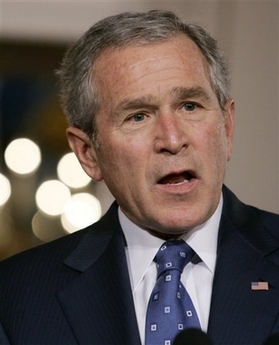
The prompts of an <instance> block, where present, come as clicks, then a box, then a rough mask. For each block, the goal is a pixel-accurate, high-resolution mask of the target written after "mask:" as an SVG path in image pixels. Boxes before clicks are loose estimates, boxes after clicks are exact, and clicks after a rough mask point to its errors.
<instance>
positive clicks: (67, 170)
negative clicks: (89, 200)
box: [57, 152, 91, 188]
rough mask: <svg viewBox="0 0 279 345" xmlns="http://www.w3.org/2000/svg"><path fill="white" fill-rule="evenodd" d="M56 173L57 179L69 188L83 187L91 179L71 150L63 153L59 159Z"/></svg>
mask: <svg viewBox="0 0 279 345" xmlns="http://www.w3.org/2000/svg"><path fill="white" fill-rule="evenodd" d="M57 174H58V177H59V179H60V180H61V181H62V182H64V183H65V184H66V185H67V186H69V187H71V188H83V187H85V186H87V185H88V184H89V183H90V181H91V178H90V177H89V176H88V175H87V174H86V173H85V172H84V170H83V169H82V167H81V165H80V163H79V161H78V159H77V157H76V155H75V154H74V153H73V152H71V153H67V154H65V155H64V156H63V157H62V158H61V159H60V161H59V163H58V165H57Z"/></svg>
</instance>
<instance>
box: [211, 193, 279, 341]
mask: <svg viewBox="0 0 279 345" xmlns="http://www.w3.org/2000/svg"><path fill="white" fill-rule="evenodd" d="M224 195H225V199H224V211H223V216H222V220H221V226H220V234H219V245H218V253H217V262H216V270H215V276H214V283H213V291H212V300H211V311H210V318H209V327H208V333H209V334H210V335H211V337H212V339H213V342H214V344H215V345H218V344H220V345H221V344H238V345H244V344H245V345H247V344H262V343H263V341H264V340H265V339H266V338H267V337H268V335H269V334H270V332H271V331H272V328H273V326H274V323H275V320H276V318H277V317H278V313H279V309H278V304H276V303H274V301H279V267H278V263H275V262H273V261H272V255H273V253H274V251H276V250H278V248H279V241H278V239H277V238H275V237H274V236H273V235H272V234H271V233H270V232H269V231H268V230H267V229H265V228H264V226H263V225H262V222H261V221H260V220H259V219H257V213H256V212H255V211H254V210H253V209H251V208H247V207H246V206H244V205H243V204H241V203H240V202H239V201H237V199H236V198H235V197H234V196H233V195H231V194H230V192H228V191H227V190H225V193H224ZM259 281H264V282H268V284H269V290H268V291H264V290H252V289H251V282H259ZM264 332H266V333H264Z"/></svg>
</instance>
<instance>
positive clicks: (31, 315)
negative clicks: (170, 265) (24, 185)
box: [0, 11, 279, 345]
mask: <svg viewBox="0 0 279 345" xmlns="http://www.w3.org/2000/svg"><path fill="white" fill-rule="evenodd" d="M59 75H60V81H61V89H62V92H61V94H62V100H63V103H64V106H65V112H66V114H67V116H68V120H69V124H70V125H69V128H68V130H67V136H68V140H69V144H70V147H71V148H72V150H73V151H74V152H75V153H76V155H77V157H78V159H79V161H80V163H81V165H82V167H83V169H84V170H85V171H86V172H87V174H88V175H89V176H90V177H91V178H92V179H94V180H95V181H101V180H102V179H103V180H104V181H105V182H106V184H107V186H108V188H109V189H110V191H111V192H112V194H113V195H114V197H115V199H116V202H115V203H114V204H113V205H112V207H111V208H110V210H109V211H108V213H107V214H106V215H105V216H104V217H103V218H102V219H101V220H100V221H99V222H97V223H95V224H94V225H92V226H90V227H88V228H87V229H85V230H82V231H79V232H76V233H74V234H72V235H70V236H66V237H64V238H62V239H59V240H57V241H54V242H52V243H49V244H46V245H44V246H41V247H37V248H35V249H32V250H29V251H27V252H25V253H22V254H19V255H17V256H15V257H12V258H10V259H8V260H6V261H5V262H3V263H2V264H1V265H0V272H1V273H0V279H1V287H0V292H1V304H0V320H1V325H0V339H1V341H2V343H3V344H28V345H30V344H67V345H68V344H121V345H122V344H140V343H142V344H145V343H147V344H150V343H152V342H149V340H147V339H148V335H147V333H148V332H149V329H148V327H149V326H146V324H147V316H146V315H147V313H148V301H149V297H150V295H151V293H152V289H153V287H154V285H155V284H156V264H155V262H154V261H153V259H154V257H155V256H156V253H157V251H158V249H159V248H160V247H161V246H162V244H164V242H165V241H166V240H171V243H175V241H174V240H177V239H182V240H183V241H184V242H187V244H188V245H189V247H191V248H192V249H193V250H194V252H195V256H194V258H193V259H192V261H191V262H190V263H188V264H187V265H186V267H185V269H184V270H183V273H182V276H181V281H182V283H183V285H184V286H185V288H186V290H187V293H188V294H189V296H190V297H189V298H190V299H191V301H192V303H193V306H194V307H193V308H194V310H195V313H196V315H197V318H198V323H199V326H200V327H201V329H202V330H203V331H204V332H207V333H208V334H209V336H210V337H211V338H212V340H213V342H214V344H216V345H218V344H219V345H224V344H237V345H241V344H242V345H244V344H245V345H247V344H253V345H255V344H262V343H263V342H264V340H265V339H266V338H267V337H268V336H269V335H270V334H273V333H276V332H278V331H279V318H278V316H279V302H278V301H279V290H278V285H279V252H278V248H279V233H278V228H279V217H278V215H275V214H271V213H267V212H264V211H261V210H258V209H256V208H253V207H250V206H246V205H244V204H242V203H241V202H240V201H239V200H238V199H237V198H236V197H235V196H234V195H233V194H232V193H231V192H230V191H229V190H228V189H227V188H226V187H225V186H223V181H224V176H225V171H226V165H227V162H228V161H229V159H230V157H231V154H232V146H233V144H232V142H233V130H234V101H233V100H232V99H231V98H229V95H228V73H227V66H226V63H225V61H224V59H223V57H222V55H221V54H220V52H219V51H218V48H217V44H216V42H215V40H214V39H212V38H211V37H210V36H209V35H208V34H207V33H206V32H205V31H204V30H203V29H202V28H200V27H199V26H196V25H191V24H189V25H187V24H184V23H182V22H181V21H180V20H179V19H178V18H177V17H176V16H175V15H174V14H172V13H170V12H165V11H151V12H147V13H123V14H120V15H117V16H113V17H109V18H106V19H104V20H102V21H100V22H99V23H97V24H95V25H94V26H93V27H92V28H90V29H89V31H88V32H86V33H85V35H84V36H83V37H82V38H81V39H80V40H78V42H77V43H76V44H74V45H73V47H71V49H70V50H69V51H68V52H67V54H66V56H65V58H64V61H63V65H62V68H61V70H60V72H59ZM167 243H170V242H167ZM182 254H183V253H182ZM194 310H193V312H194ZM156 317H157V316H156ZM156 317H155V318H156ZM156 322H157V319H156ZM183 327H184V326H183ZM152 330H153V331H154V329H151V331H152ZM172 342H173V338H172V339H171V340H167V341H166V342H165V344H170V343H172Z"/></svg>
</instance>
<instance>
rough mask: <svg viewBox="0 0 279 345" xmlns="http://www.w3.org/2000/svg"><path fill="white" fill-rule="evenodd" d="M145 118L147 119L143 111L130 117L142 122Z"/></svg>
mask: <svg viewBox="0 0 279 345" xmlns="http://www.w3.org/2000/svg"><path fill="white" fill-rule="evenodd" d="M144 119H145V114H143V113H138V114H134V115H132V116H131V117H130V120H133V121H135V122H141V121H143V120H144Z"/></svg>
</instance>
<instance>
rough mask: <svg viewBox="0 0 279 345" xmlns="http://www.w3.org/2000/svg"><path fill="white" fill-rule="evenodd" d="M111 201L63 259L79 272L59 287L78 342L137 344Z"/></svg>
mask: <svg viewBox="0 0 279 345" xmlns="http://www.w3.org/2000/svg"><path fill="white" fill-rule="evenodd" d="M116 210H117V207H116V205H114V206H113V207H112V209H111V210H110V211H109V213H108V214H107V215H106V216H105V217H104V218H103V219H102V220H101V221H100V222H99V223H98V226H95V227H94V229H92V231H89V232H88V234H87V235H86V236H85V238H84V239H83V241H82V242H81V243H80V245H79V246H78V247H77V248H76V250H75V251H74V252H73V253H72V254H71V255H70V256H69V257H68V258H67V259H66V260H65V264H66V265H67V266H69V267H71V269H75V270H78V271H80V272H81V274H80V276H79V277H78V278H77V279H76V280H75V281H74V282H73V283H71V284H70V285H69V286H68V287H67V288H66V289H64V290H63V291H60V292H59V293H58V299H59V301H60V304H61V307H62V309H63V311H64V313H65V315H66V317H67V319H68V322H69V323H70V325H71V328H72V329H73V332H74V334H75V336H76V338H77V340H78V343H79V344H84V345H88V344H96V345H97V344H119V345H120V344H121V345H122V344H140V340H139V333H138V328H137V321H136V316H135V311H134V304H133V297H132V293H131V287H130V280H129V274H128V269H127V263H126V256H125V248H124V238H123V235H122V232H121V229H120V225H119V223H118V218H117V214H116V212H117V211H116Z"/></svg>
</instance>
